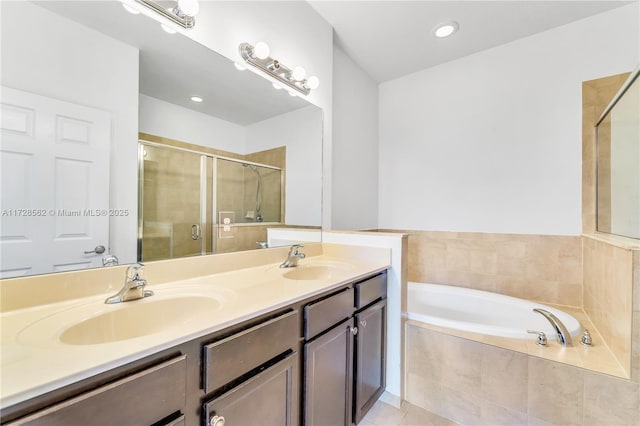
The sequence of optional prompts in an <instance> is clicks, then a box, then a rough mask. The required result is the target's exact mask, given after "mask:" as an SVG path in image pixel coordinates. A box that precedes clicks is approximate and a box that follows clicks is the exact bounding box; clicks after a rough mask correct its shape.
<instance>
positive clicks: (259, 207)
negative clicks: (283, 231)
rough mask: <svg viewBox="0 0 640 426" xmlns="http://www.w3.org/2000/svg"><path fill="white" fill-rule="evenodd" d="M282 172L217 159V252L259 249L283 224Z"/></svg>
mask: <svg viewBox="0 0 640 426" xmlns="http://www.w3.org/2000/svg"><path fill="white" fill-rule="evenodd" d="M282 193H283V187H282V171H281V170H278V169H274V168H271V167H264V166H260V165H257V164H251V163H245V162H241V161H232V160H225V159H221V158H217V159H216V220H217V223H218V233H217V236H216V237H217V238H216V243H215V246H216V252H217V253H224V252H229V251H238V250H251V249H256V248H259V247H260V246H261V243H262V244H266V241H267V227H273V225H274V224H280V223H281V222H282V217H283V216H284V214H283V203H282Z"/></svg>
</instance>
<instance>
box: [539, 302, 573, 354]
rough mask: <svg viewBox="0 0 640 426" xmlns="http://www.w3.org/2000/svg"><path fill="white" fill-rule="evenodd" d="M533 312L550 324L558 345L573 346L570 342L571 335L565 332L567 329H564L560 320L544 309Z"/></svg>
mask: <svg viewBox="0 0 640 426" xmlns="http://www.w3.org/2000/svg"><path fill="white" fill-rule="evenodd" d="M533 312H537V313H539V314H540V315H542V316H543V317H545V318H546V319H547V320H548V321H549V322H550V323H551V325H552V326H553V329H554V330H555V332H556V337H557V338H558V343H560V344H561V345H562V346H573V341H572V340H571V333H569V331H568V330H567V327H565V325H564V324H563V323H562V321H560V318H558V317H557V316H555V315H553V314H552V313H551V312H549V311H547V310H545V309H540V308H535V309H534V310H533Z"/></svg>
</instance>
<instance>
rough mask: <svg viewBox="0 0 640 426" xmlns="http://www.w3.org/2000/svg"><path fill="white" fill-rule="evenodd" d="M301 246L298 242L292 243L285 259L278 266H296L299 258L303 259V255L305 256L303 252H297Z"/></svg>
mask: <svg viewBox="0 0 640 426" xmlns="http://www.w3.org/2000/svg"><path fill="white" fill-rule="evenodd" d="M302 247H304V246H301V245H300V244H294V245H292V246H291V248H290V249H289V254H288V255H287V260H285V261H284V262H282V264H281V265H280V267H281V268H295V267H296V266H298V261H299V260H300V259H304V258H305V256H306V255H305V254H304V253H299V252H298V250H299V249H301V248H302Z"/></svg>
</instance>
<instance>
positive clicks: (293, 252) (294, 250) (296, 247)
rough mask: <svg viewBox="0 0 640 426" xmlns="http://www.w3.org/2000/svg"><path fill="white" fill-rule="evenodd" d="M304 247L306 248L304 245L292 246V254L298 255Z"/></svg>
mask: <svg viewBox="0 0 640 426" xmlns="http://www.w3.org/2000/svg"><path fill="white" fill-rule="evenodd" d="M303 247H304V246H303V245H302V244H292V245H291V250H290V252H291V253H292V254H298V250H299V249H301V248H303Z"/></svg>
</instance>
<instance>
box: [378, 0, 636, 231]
mask: <svg viewBox="0 0 640 426" xmlns="http://www.w3.org/2000/svg"><path fill="white" fill-rule="evenodd" d="M639 38H640V36H639V33H638V5H637V3H636V4H633V5H630V6H625V7H621V8H618V9H615V10H613V11H610V12H606V13H603V14H600V15H596V16H593V17H590V18H587V19H584V20H581V21H577V22H575V23H572V24H569V25H566V26H563V27H559V28H556V29H552V30H550V31H547V32H544V33H540V34H537V35H534V36H531V37H527V38H524V39H520V40H517V41H514V42H512V43H509V44H506V45H502V46H499V47H496V48H493V49H490V50H487V51H484V52H480V53H478V54H474V55H471V56H468V57H465V58H462V59H459V60H456V61H453V62H449V63H446V64H443V65H440V66H437V67H433V68H430V69H426V70H423V71H420V72H418V73H415V74H412V75H409V76H406V77H403V78H400V79H397V80H394V81H390V82H386V83H384V84H382V85H381V86H380V92H379V101H380V124H379V125H380V127H379V132H380V134H379V137H380V152H379V158H380V182H379V185H380V204H379V206H380V223H379V224H380V227H381V228H399V229H418V230H419V229H430V230H442V231H475V232H497V233H525V234H526V233H529V234H538V233H539V234H568V235H579V234H580V230H581V225H580V224H581V114H582V113H581V109H582V105H581V82H582V81H584V80H590V79H594V78H599V77H604V76H607V75H611V74H617V73H621V72H628V71H630V70H632V69H634V68H635V67H636V66H637V65H638V62H639V60H640V57H639V53H638V52H639V45H638V40H639Z"/></svg>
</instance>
